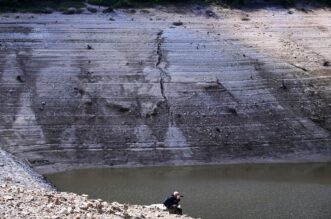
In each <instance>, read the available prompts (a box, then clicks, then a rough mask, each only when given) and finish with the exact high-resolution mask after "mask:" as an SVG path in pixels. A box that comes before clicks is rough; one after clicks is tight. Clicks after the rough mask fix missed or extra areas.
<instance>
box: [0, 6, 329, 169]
mask: <svg viewBox="0 0 331 219" xmlns="http://www.w3.org/2000/svg"><path fill="white" fill-rule="evenodd" d="M96 9H97V11H98V12H97V13H92V12H89V11H87V10H86V11H83V13H82V14H75V15H62V14H60V13H53V14H49V15H45V14H3V15H1V17H0V41H1V46H0V91H1V92H0V101H1V106H0V113H1V117H0V136H1V138H0V143H1V146H2V147H3V148H4V149H5V150H7V151H9V152H11V153H14V154H15V155H17V156H18V157H19V158H20V159H25V160H26V161H27V162H28V163H29V164H30V165H31V166H33V167H34V168H35V169H36V170H37V171H39V172H40V173H47V172H52V171H57V170H63V169H64V168H77V167H89V166H139V165H164V164H168V165H169V164H170V165H173V164H201V163H225V162H274V161H277V162H281V161H285V162H291V161H323V160H329V161H330V160H331V143H330V142H331V140H330V131H331V116H330V114H331V95H330V94H331V89H330V88H331V75H330V73H331V64H330V62H331V32H330V31H331V13H330V10H329V9H310V8H305V9H304V10H296V9H279V8H268V7H266V8H262V9H259V10H230V9H224V8H217V7H209V8H204V7H201V6H190V7H185V8H178V7H176V8H172V7H157V8H154V9H135V10H132V9H128V10H115V12H112V13H102V12H101V11H102V10H103V8H98V7H96Z"/></svg>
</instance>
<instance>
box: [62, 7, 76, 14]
mask: <svg viewBox="0 0 331 219" xmlns="http://www.w3.org/2000/svg"><path fill="white" fill-rule="evenodd" d="M75 13H77V9H76V8H67V9H65V10H64V11H63V14H75Z"/></svg>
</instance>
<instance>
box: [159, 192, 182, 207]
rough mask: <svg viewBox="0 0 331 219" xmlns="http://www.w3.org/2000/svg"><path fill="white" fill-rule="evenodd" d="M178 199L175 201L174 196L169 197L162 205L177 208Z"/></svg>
mask: <svg viewBox="0 0 331 219" xmlns="http://www.w3.org/2000/svg"><path fill="white" fill-rule="evenodd" d="M179 201H180V199H177V198H176V197H175V196H173V195H172V196H170V197H169V198H167V199H166V200H165V201H164V202H163V204H164V205H165V206H166V207H167V208H171V207H173V206H174V205H175V206H177V205H178V203H179Z"/></svg>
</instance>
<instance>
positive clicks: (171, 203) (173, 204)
mask: <svg viewBox="0 0 331 219" xmlns="http://www.w3.org/2000/svg"><path fill="white" fill-rule="evenodd" d="M181 197H184V196H181V195H180V194H179V192H177V191H175V192H174V193H173V194H172V195H171V196H170V197H169V198H167V199H166V200H165V201H164V203H163V204H164V206H166V207H167V210H168V211H169V213H170V214H180V215H181V214H183V210H182V209H181V207H180V205H179V202H180V198H181Z"/></svg>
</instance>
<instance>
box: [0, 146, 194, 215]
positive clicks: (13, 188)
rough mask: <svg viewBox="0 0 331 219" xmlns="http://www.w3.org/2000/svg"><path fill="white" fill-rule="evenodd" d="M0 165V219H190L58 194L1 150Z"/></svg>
mask: <svg viewBox="0 0 331 219" xmlns="http://www.w3.org/2000/svg"><path fill="white" fill-rule="evenodd" d="M0 166H1V167H0V218H4V219H16V218H34V219H36V218H40V219H46V218H49V219H50V218H52V219H55V218H58V219H60V218H74V219H83V218H86V219H91V218H111V219H120V218H126V219H129V218H132V219H144V218H169V219H175V218H183V219H189V218H190V217H187V216H176V215H169V213H168V212H167V211H164V209H163V208H162V205H152V206H138V205H126V204H119V203H116V202H114V203H107V202H104V201H102V200H100V199H98V200H92V199H88V197H87V195H77V194H73V193H66V192H57V191H55V189H54V188H53V187H52V186H50V185H49V184H47V183H46V182H44V181H43V179H42V177H41V176H40V175H38V174H37V173H35V172H34V171H33V170H31V169H30V168H29V167H28V166H26V165H25V164H24V163H22V162H17V161H16V160H15V158H14V157H13V156H11V155H9V154H8V153H6V152H4V151H1V150H0Z"/></svg>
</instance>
